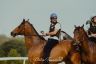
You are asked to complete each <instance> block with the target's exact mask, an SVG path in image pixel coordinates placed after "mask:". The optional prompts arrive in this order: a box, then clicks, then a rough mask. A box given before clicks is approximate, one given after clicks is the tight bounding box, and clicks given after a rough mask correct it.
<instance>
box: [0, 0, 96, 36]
mask: <svg viewBox="0 0 96 64" xmlns="http://www.w3.org/2000/svg"><path fill="white" fill-rule="evenodd" d="M95 6H96V0H0V34H3V35H7V36H10V32H11V31H12V30H13V29H14V28H15V27H17V26H18V25H19V24H20V23H21V22H22V20H23V18H25V19H26V20H27V19H29V21H30V23H32V24H33V25H34V27H35V29H36V30H37V32H38V33H40V31H41V30H44V31H45V32H46V31H48V30H49V24H50V14H51V13H56V14H57V15H58V22H60V23H61V25H62V30H64V31H65V32H67V33H68V34H69V35H71V36H73V30H74V25H77V26H78V25H82V24H85V23H86V21H87V20H89V19H90V17H92V16H94V15H96V7H95Z"/></svg>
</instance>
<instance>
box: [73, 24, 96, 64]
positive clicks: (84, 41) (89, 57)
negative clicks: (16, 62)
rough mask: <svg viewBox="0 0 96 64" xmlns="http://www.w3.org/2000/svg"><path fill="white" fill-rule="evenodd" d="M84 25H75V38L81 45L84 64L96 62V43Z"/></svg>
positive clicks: (95, 63) (94, 63)
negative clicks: (91, 39) (90, 37)
mask: <svg viewBox="0 0 96 64" xmlns="http://www.w3.org/2000/svg"><path fill="white" fill-rule="evenodd" d="M83 27H84V25H83V26H78V27H77V26H75V29H74V39H75V40H76V41H77V42H78V43H80V45H81V47H80V48H81V52H80V54H81V59H82V62H83V63H84V64H96V43H94V42H92V41H90V40H89V37H88V35H87V33H86V31H85V30H84V28H83Z"/></svg>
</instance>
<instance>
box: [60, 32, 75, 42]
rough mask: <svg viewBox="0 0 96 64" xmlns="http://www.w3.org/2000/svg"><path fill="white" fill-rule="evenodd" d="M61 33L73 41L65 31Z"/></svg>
mask: <svg viewBox="0 0 96 64" xmlns="http://www.w3.org/2000/svg"><path fill="white" fill-rule="evenodd" d="M61 32H62V33H64V34H66V36H67V37H68V39H71V40H72V39H73V38H72V37H71V36H70V35H69V34H67V33H66V32H65V31H61Z"/></svg>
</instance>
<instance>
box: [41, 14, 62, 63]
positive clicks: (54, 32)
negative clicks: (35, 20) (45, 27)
mask: <svg viewBox="0 0 96 64" xmlns="http://www.w3.org/2000/svg"><path fill="white" fill-rule="evenodd" d="M50 23H51V24H50V27H49V32H47V33H42V34H43V35H46V36H50V37H49V38H48V41H47V43H46V45H45V47H44V50H43V53H44V56H43V59H44V63H43V64H48V63H49V62H48V60H49V56H50V52H51V49H52V48H53V47H54V46H56V45H57V44H58V43H59V35H60V31H61V27H60V23H59V22H57V15H56V14H55V13H52V14H51V15H50Z"/></svg>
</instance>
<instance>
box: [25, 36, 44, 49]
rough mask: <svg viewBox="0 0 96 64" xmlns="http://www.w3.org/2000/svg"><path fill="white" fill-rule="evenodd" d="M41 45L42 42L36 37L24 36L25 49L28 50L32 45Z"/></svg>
mask: <svg viewBox="0 0 96 64" xmlns="http://www.w3.org/2000/svg"><path fill="white" fill-rule="evenodd" d="M41 43H42V44H43V43H44V41H43V40H42V39H41V38H39V37H38V36H25V45H26V47H27V49H30V48H31V47H33V46H34V45H37V44H41Z"/></svg>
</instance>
